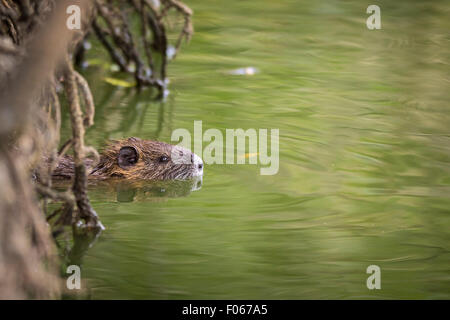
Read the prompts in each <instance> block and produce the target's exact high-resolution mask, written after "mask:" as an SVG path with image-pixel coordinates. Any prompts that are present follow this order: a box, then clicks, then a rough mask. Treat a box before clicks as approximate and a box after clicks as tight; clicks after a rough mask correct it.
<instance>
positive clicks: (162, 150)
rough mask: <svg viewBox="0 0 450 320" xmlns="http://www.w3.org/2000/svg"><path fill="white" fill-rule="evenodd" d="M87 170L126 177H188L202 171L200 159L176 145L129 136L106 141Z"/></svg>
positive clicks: (94, 173) (96, 174)
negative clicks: (94, 163) (98, 156)
mask: <svg viewBox="0 0 450 320" xmlns="http://www.w3.org/2000/svg"><path fill="white" fill-rule="evenodd" d="M90 174H91V175H95V176H105V177H122V178H125V179H130V180H131V179H149V180H171V179H189V178H192V177H198V176H202V175H203V161H202V159H201V158H200V157H199V156H197V155H196V154H194V153H192V152H191V151H189V150H187V149H185V148H182V147H180V146H173V145H171V144H167V143H164V142H158V141H151V140H142V139H139V138H134V137H132V138H128V139H124V140H119V141H113V142H112V143H111V144H109V145H108V146H107V147H106V149H105V150H104V152H102V155H101V158H100V162H99V164H98V165H97V166H96V167H95V168H94V169H93V170H92V172H91V173H90Z"/></svg>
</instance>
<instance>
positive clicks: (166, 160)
mask: <svg viewBox="0 0 450 320" xmlns="http://www.w3.org/2000/svg"><path fill="white" fill-rule="evenodd" d="M168 161H169V157H166V156H162V157H160V158H159V162H161V163H166V162H168Z"/></svg>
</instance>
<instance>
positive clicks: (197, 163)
mask: <svg viewBox="0 0 450 320" xmlns="http://www.w3.org/2000/svg"><path fill="white" fill-rule="evenodd" d="M191 157H192V164H193V165H194V168H195V170H196V172H197V175H199V176H201V175H203V161H202V159H201V158H200V157H199V156H197V155H196V154H195V153H193V154H192V156H191Z"/></svg>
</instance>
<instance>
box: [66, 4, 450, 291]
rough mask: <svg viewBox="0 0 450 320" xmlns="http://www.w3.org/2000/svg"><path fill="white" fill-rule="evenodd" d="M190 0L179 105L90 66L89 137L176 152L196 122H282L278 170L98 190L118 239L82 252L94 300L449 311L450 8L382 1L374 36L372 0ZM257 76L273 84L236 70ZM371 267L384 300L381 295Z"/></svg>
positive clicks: (245, 168)
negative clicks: (360, 302)
mask: <svg viewBox="0 0 450 320" xmlns="http://www.w3.org/2000/svg"><path fill="white" fill-rule="evenodd" d="M187 4H188V5H189V6H190V7H191V8H192V9H193V10H194V23H195V35H194V37H193V39H192V41H191V43H190V44H189V45H184V47H183V49H182V52H181V53H180V54H179V55H178V56H177V58H176V60H175V61H173V62H172V63H171V64H170V66H169V71H168V73H169V77H170V80H171V82H170V85H169V90H170V95H169V96H168V97H167V99H166V101H165V102H163V103H160V102H152V101H150V96H151V94H150V92H146V91H144V92H142V93H140V94H135V91H134V90H133V89H129V88H119V87H114V86H112V85H110V84H108V83H105V82H104V81H103V77H105V76H112V77H116V76H118V75H117V74H115V73H110V72H107V71H105V70H104V69H102V68H101V67H100V66H92V67H90V68H88V69H87V70H86V71H84V73H85V75H86V77H87V79H88V81H89V83H90V85H91V87H92V90H93V92H94V95H95V101H96V104H97V114H96V119H95V121H96V124H95V126H94V127H93V128H92V129H90V130H89V132H88V135H87V141H88V143H89V144H92V145H94V146H96V147H100V146H102V145H103V144H104V142H105V140H106V139H113V138H122V137H129V136H138V137H141V138H146V139H158V140H161V141H166V142H170V137H171V133H172V131H173V130H174V129H177V128H186V129H188V130H190V131H191V132H193V124H194V120H202V121H203V129H204V130H206V129H209V128H217V129H219V130H221V131H223V132H224V131H225V129H227V128H244V129H248V128H255V129H259V128H278V129H279V130H280V141H279V146H280V168H279V172H278V174H276V175H273V176H262V175H260V174H259V168H260V167H259V166H258V165H206V167H205V175H204V178H203V184H202V185H201V186H200V188H197V190H192V191H191V189H190V188H191V187H190V186H189V185H188V186H185V187H183V188H184V189H183V188H182V189H183V190H184V191H182V192H176V191H175V192H167V194H165V189H164V188H162V189H163V190H161V188H160V186H156V187H155V186H153V185H151V186H150V187H149V189H151V190H157V191H156V192H153V191H152V192H145V190H144V191H143V190H142V188H140V187H137V188H134V189H133V191H132V192H131V193H130V192H128V191H126V192H125V196H124V195H123V192H121V191H120V185H119V186H113V187H111V188H110V190H109V191H105V189H104V188H96V187H92V188H91V190H90V196H91V200H92V204H93V206H94V208H95V210H96V211H97V212H98V214H99V215H100V217H101V220H102V222H103V224H104V225H105V226H106V230H105V231H104V232H103V233H102V234H101V235H100V237H99V238H98V239H97V241H96V242H95V244H93V245H92V247H91V248H89V250H87V251H86V252H85V253H84V257H83V258H82V278H83V280H84V281H85V282H83V285H84V286H85V288H87V289H86V291H87V294H88V296H89V297H91V298H95V299H107V298H118V299H130V298H137V299H241V298H243V299H357V298H363V299H366V298H368V299H371V298H389V299H390V298H425V299H438V298H441V299H449V298H450V252H449V243H450V241H449V240H450V233H449V227H450V219H449V214H450V168H449V162H450V131H449V125H450V113H449V105H448V102H449V100H450V90H449V89H450V86H449V85H450V78H449V75H450V66H449V62H450V35H449V30H450V19H449V16H450V5H449V2H448V1H395V2H394V1H374V3H373V4H378V5H379V6H380V7H381V19H382V29H381V30H373V31H370V30H368V29H367V27H366V25H365V20H366V18H367V17H368V14H366V8H367V6H368V5H369V4H372V3H366V2H361V1H261V0H259V1H256V0H255V1H227V2H224V1H211V0H208V1H206V0H205V1H197V0H196V1H187ZM96 50H98V48H96V47H95V46H94V50H92V52H91V53H90V57H91V58H92V57H93V56H95V57H96V56H97V55H98V54H99V52H97V51H96ZM105 61H107V59H106V58H105ZM245 67H253V68H256V69H257V70H258V73H256V74H254V75H240V76H239V75H231V74H229V73H230V71H232V70H235V69H237V68H245ZM65 124H66V130H68V128H67V127H68V124H69V123H68V121H66V122H65ZM67 132H68V131H67ZM118 188H119V189H118ZM155 188H156V189H155ZM158 188H160V189H158ZM194 189H195V188H194ZM111 190H112V191H111ZM114 190H115V191H114ZM126 190H128V189H126ZM158 190H159V191H158ZM124 199H125V200H124ZM369 265H378V266H379V267H380V268H381V290H368V289H367V287H366V279H367V277H368V276H369V275H368V274H366V268H367V267H368V266H369Z"/></svg>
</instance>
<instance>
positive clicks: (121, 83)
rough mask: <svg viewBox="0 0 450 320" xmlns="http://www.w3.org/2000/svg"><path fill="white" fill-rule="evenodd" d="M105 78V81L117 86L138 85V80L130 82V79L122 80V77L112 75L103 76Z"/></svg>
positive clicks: (128, 86)
mask: <svg viewBox="0 0 450 320" xmlns="http://www.w3.org/2000/svg"><path fill="white" fill-rule="evenodd" d="M103 80H105V82H107V83H109V84H111V85H113V86H117V87H125V88H130V87H134V86H136V82H134V81H132V82H130V81H126V80H121V79H117V78H110V77H106V78H103Z"/></svg>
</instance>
